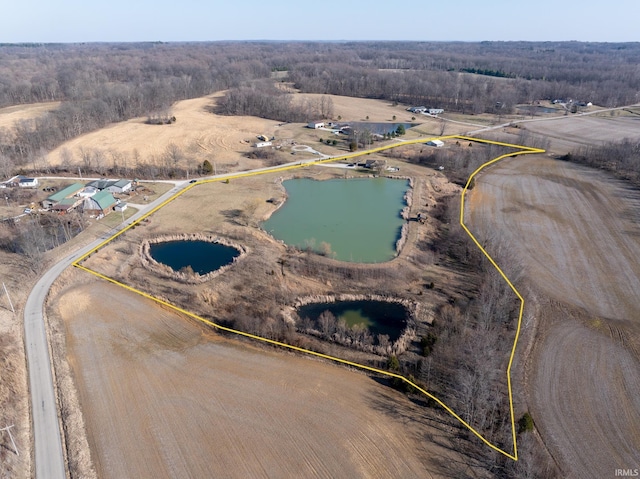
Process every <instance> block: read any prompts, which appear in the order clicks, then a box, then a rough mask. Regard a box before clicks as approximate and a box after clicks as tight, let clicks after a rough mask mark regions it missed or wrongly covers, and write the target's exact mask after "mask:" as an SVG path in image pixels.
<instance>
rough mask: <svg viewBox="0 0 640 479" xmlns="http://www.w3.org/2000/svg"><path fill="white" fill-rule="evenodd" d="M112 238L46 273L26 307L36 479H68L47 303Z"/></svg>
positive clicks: (80, 252) (103, 238) (25, 324)
mask: <svg viewBox="0 0 640 479" xmlns="http://www.w3.org/2000/svg"><path fill="white" fill-rule="evenodd" d="M187 185H188V182H184V183H183V184H181V185H180V186H176V187H175V188H173V189H172V190H170V191H168V192H167V193H165V194H164V195H162V196H161V197H159V198H158V199H157V200H155V201H153V202H152V203H150V204H149V205H145V207H144V209H143V210H140V211H138V212H137V213H136V214H135V215H133V216H132V217H131V218H129V219H128V220H127V221H126V222H125V223H124V224H123V226H125V225H128V224H129V223H132V222H134V221H136V220H137V219H138V218H140V217H141V216H143V215H144V214H146V213H147V212H148V211H150V210H151V209H153V208H155V207H156V206H158V205H159V204H161V203H162V202H163V201H166V200H167V199H168V198H170V197H171V196H173V195H175V194H176V193H177V192H178V191H179V190H180V189H182V188H184V187H186V186H187ZM110 236H111V234H105V235H103V236H102V237H100V238H98V239H97V240H95V241H94V242H92V243H91V244H89V245H87V246H85V247H83V248H81V249H79V250H78V251H76V252H75V253H73V254H72V255H71V256H69V257H67V258H65V259H64V260H62V261H60V262H59V263H57V264H56V265H55V266H53V267H52V268H51V269H50V270H48V271H47V272H46V273H44V274H43V275H42V277H41V278H40V280H39V281H38V282H37V283H36V285H35V286H34V288H33V289H32V290H31V293H30V294H29V298H28V299H27V302H26V304H25V307H24V341H25V349H26V356H27V366H28V372H29V390H30V394H31V411H32V413H31V414H32V421H33V437H34V449H35V451H34V453H35V472H36V474H35V477H36V478H47V479H64V478H65V477H66V470H65V462H64V454H63V451H62V438H61V435H60V421H59V418H58V407H57V404H56V395H55V389H54V386H53V374H52V366H51V357H50V355H49V343H48V341H47V334H46V327H45V322H44V303H45V300H46V298H47V295H48V293H49V289H50V288H51V285H52V284H53V282H54V281H55V280H56V278H57V277H58V276H59V275H60V274H61V273H62V272H63V271H64V270H65V269H66V268H68V267H69V266H71V264H72V263H73V262H74V261H76V260H77V259H78V258H79V257H81V256H82V255H83V254H85V253H87V252H88V251H91V250H92V249H94V248H96V247H97V246H98V245H99V244H100V243H102V242H103V241H104V240H105V239H107V238H109V237H110Z"/></svg>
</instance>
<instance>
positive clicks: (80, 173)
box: [78, 166, 82, 179]
mask: <svg viewBox="0 0 640 479" xmlns="http://www.w3.org/2000/svg"><path fill="white" fill-rule="evenodd" d="M78 176H79V177H80V179H82V171H80V167H79V166H78Z"/></svg>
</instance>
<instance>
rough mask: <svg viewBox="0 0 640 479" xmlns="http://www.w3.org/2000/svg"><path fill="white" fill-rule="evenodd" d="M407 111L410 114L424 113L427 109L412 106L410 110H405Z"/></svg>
mask: <svg viewBox="0 0 640 479" xmlns="http://www.w3.org/2000/svg"><path fill="white" fill-rule="evenodd" d="M407 111H410V112H411V113H424V112H425V111H427V107H426V106H412V107H410V108H407Z"/></svg>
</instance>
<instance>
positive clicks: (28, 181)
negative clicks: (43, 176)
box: [2, 175, 38, 188]
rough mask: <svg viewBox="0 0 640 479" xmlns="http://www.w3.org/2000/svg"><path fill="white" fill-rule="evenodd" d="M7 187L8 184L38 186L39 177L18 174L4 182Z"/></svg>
mask: <svg viewBox="0 0 640 479" xmlns="http://www.w3.org/2000/svg"><path fill="white" fill-rule="evenodd" d="M2 184H3V185H4V186H3V188H6V187H7V186H10V187H11V186H19V187H20V188H36V187H37V186H38V178H27V177H26V176H22V175H17V176H14V177H13V178H10V179H8V180H7V181H5V182H4V183H2Z"/></svg>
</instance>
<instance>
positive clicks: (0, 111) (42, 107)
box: [0, 101, 60, 129]
mask: <svg viewBox="0 0 640 479" xmlns="http://www.w3.org/2000/svg"><path fill="white" fill-rule="evenodd" d="M58 106H60V102H59V101H53V102H47V103H29V104H27V105H15V106H9V107H6V108H0V128H9V129H11V128H13V126H14V124H15V123H16V122H19V121H21V120H32V119H34V118H37V117H39V116H42V115H44V114H46V113H48V112H50V111H51V110H54V109H56V108H58Z"/></svg>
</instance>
